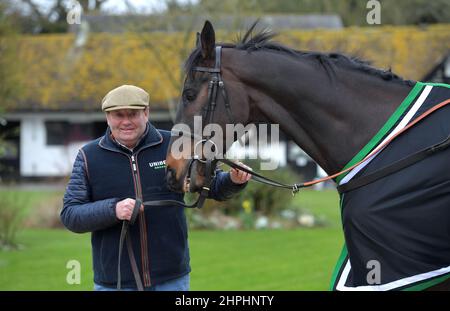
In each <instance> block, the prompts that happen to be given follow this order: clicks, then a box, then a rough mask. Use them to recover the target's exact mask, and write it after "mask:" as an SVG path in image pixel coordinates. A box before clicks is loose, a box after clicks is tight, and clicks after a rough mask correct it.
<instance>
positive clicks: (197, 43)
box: [195, 32, 201, 48]
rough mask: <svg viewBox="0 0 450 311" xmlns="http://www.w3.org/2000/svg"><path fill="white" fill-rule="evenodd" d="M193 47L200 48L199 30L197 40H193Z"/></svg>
mask: <svg viewBox="0 0 450 311" xmlns="http://www.w3.org/2000/svg"><path fill="white" fill-rule="evenodd" d="M195 47H196V48H201V43H200V33H199V32H197V40H196V41H195Z"/></svg>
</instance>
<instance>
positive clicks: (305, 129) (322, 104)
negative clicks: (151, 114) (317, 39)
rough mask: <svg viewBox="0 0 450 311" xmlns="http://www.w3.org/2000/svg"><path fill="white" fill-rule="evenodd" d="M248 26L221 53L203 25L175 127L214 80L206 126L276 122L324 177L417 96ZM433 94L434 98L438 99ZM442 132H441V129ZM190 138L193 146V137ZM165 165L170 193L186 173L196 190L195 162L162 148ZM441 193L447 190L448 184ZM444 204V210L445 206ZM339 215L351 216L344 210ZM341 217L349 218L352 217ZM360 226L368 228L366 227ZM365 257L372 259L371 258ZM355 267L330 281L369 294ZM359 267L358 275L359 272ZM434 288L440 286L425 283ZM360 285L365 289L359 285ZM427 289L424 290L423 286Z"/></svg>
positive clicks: (200, 177) (384, 77)
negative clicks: (341, 279) (212, 109)
mask: <svg viewBox="0 0 450 311" xmlns="http://www.w3.org/2000/svg"><path fill="white" fill-rule="evenodd" d="M254 26H255V25H253V27H251V28H250V30H249V31H248V32H247V33H246V34H245V35H244V37H243V39H242V40H241V41H240V42H238V43H237V44H220V46H221V47H222V48H221V49H217V46H219V44H217V43H216V40H215V32H214V29H213V27H212V25H211V24H210V23H209V22H206V23H205V26H204V27H203V30H202V32H201V34H200V35H199V37H198V38H197V47H196V49H195V50H194V51H193V52H192V53H191V55H190V56H189V58H188V60H187V61H186V65H185V70H186V80H185V83H184V87H183V94H182V99H181V102H180V105H179V107H178V112H177V118H176V123H177V124H186V125H187V126H188V127H190V128H192V127H193V125H194V116H205V109H206V106H207V105H208V104H209V103H210V101H211V94H210V93H211V87H208V85H209V83H210V82H211V76H212V75H215V77H217V78H218V79H219V80H220V81H219V82H222V83H223V85H224V86H225V92H223V94H222V93H221V92H220V89H219V90H216V92H217V94H218V95H217V96H216V95H215V96H216V98H217V102H216V103H215V110H216V112H215V113H214V118H213V119H210V120H209V122H214V123H216V124H218V125H220V126H221V127H222V128H223V129H225V125H226V124H227V123H230V122H231V121H230V119H232V122H233V123H240V124H244V125H246V124H251V123H259V122H265V123H275V124H279V125H280V128H281V129H282V131H283V132H284V133H286V134H287V135H288V136H290V138H292V139H293V140H294V141H295V142H296V143H297V145H298V146H300V147H301V148H302V149H303V150H304V151H305V152H306V153H308V154H309V155H310V156H311V157H312V158H313V159H314V160H315V161H316V162H317V163H318V164H319V165H320V166H321V167H322V168H323V169H324V170H325V171H326V172H327V173H328V174H330V175H331V174H334V173H336V172H338V171H340V170H341V169H342V168H343V167H345V166H346V164H348V163H349V162H351V160H352V159H354V158H355V156H356V155H357V154H359V152H360V151H361V149H363V148H365V146H367V145H368V142H369V141H371V139H373V137H374V136H376V135H377V134H379V133H380V128H382V127H383V128H384V127H385V125H386V123H387V121H388V120H391V119H390V118H392V117H391V116H392V115H393V114H395V113H396V112H397V111H398V110H399V109H400V108H399V106H400V104H401V103H405V98H410V97H411V96H412V95H411V94H412V93H414V94H416V95H417V94H418V91H420V92H424V91H423V87H424V86H421V89H420V90H419V88H418V86H419V84H418V83H416V82H414V81H408V80H404V79H402V78H400V77H399V76H397V75H395V74H394V73H392V72H390V71H383V70H379V69H376V68H373V67H371V66H370V65H368V64H367V63H365V62H363V61H360V60H358V59H354V58H350V57H347V56H344V55H341V54H337V53H331V54H324V53H319V52H301V51H295V50H293V49H290V48H288V47H285V46H283V45H281V44H277V43H275V42H273V41H271V39H272V37H273V36H274V35H273V34H272V33H270V32H266V31H263V32H260V33H257V34H253V28H254ZM218 51H219V52H218ZM217 53H220V55H217ZM218 59H219V61H218ZM442 92H443V91H442ZM442 92H441V93H442ZM439 94H440V93H439ZM439 94H438V95H436V96H437V97H439V96H441V95H439ZM436 96H435V97H436ZM442 96H443V95H442ZM442 96H441V97H442ZM447 98H448V97H447ZM444 99H446V98H444ZM414 100H418V99H414ZM403 105H404V104H403ZM404 114H406V110H405V112H404ZM207 115H208V114H207ZM230 115H231V116H230ZM209 116H211V114H209ZM436 122H437V121H436ZM206 123H208V122H206ZM444 127H445V130H446V129H447V126H444ZM441 128H442V127H441ZM386 135H387V133H386ZM447 135H448V134H447ZM178 139H180V137H179V136H174V137H173V138H172V141H171V145H173V144H174V143H175V142H176V141H177V140H178ZM192 140H193V141H192V144H194V143H195V142H194V140H195V137H194V136H192ZM227 147H229V146H227ZM166 164H167V181H168V184H169V187H171V189H172V190H174V191H184V189H185V181H186V176H187V175H188V173H190V177H191V178H190V184H189V187H190V190H191V191H198V190H199V189H201V188H202V186H203V183H204V178H205V176H204V175H205V168H204V167H203V165H202V164H201V163H200V162H194V163H192V161H190V160H189V159H187V158H183V159H179V158H176V157H175V156H174V154H172V152H171V149H170V148H169V153H168V155H167V159H166ZM192 164H193V165H192ZM447 168H448V166H447ZM448 171H450V170H448ZM444 178H447V176H445V177H444ZM444 182H445V180H444ZM446 185H447V184H446ZM446 190H447V191H448V192H450V189H449V187H448V185H447V189H446ZM350 198H351V197H350ZM342 200H343V196H341V201H342ZM446 202H447V206H448V205H449V200H448V199H447V201H446ZM341 203H342V202H341ZM346 209H347V210H349V211H350V210H352V209H351V208H350V207H349V208H346ZM447 210H448V208H447ZM446 215H447V216H448V215H449V212H447V214H446ZM344 216H345V215H344ZM442 216H443V217H444V215H442ZM348 217H350V219H351V217H352V216H351V215H350V216H348ZM358 226H359V224H355V223H352V222H351V221H349V222H348V223H346V222H345V221H344V233H345V237H346V244H348V249H347V248H344V251H343V255H342V256H341V258H342V260H341V261H342V262H341V264H342V263H345V261H349V253H350V255H351V253H352V252H353V253H357V252H359V249H358V247H359V246H358V245H354V243H352V241H353V240H352V236H353V235H354V234H353V233H352V232H347V231H346V229H347V230H350V229H349V228H356V229H358V228H359V227H358ZM363 226H366V225H365V224H363ZM367 226H368V227H370V224H369V225H367ZM443 226H444V228H443V229H442V232H443V234H441V233H442V232H440V233H439V234H440V236H439V238H442V236H444V238H450V237H449V234H450V233H449V232H450V229H449V227H448V220H447V223H446V224H444V225H443ZM445 226H446V227H445ZM358 232H359V231H358ZM374 239H375V240H377V238H374ZM448 241H450V239H449V240H447V243H446V244H445V242H444V246H443V249H444V251H442V253H443V254H444V255H443V257H444V259H443V260H444V261H445V260H447V262H446V263H445V264H446V265H442V258H437V259H436V258H435V259H433V260H434V261H436V262H438V263H437V265H438V266H439V267H441V266H442V267H443V268H445V269H447V268H448V267H447V266H449V265H450V250H449V249H450V242H448ZM371 255H373V256H375V257H376V255H377V254H376V253H375V254H371ZM404 257H407V256H404ZM356 261H357V260H356V259H352V269H353V268H354V269H353V270H351V272H349V271H350V270H349V269H350V268H349V267H344V266H345V264H343V265H341V267H338V268H337V270H336V273H335V275H341V274H342V273H344V272H346V273H347V276H348V275H350V276H349V277H348V279H347V281H348V284H350V285H348V284H347V283H345V282H346V280H344V283H345V284H344V283H342V284H341V285H342V286H341V288H351V287H352V285H351V283H352V282H353V285H354V287H355V288H357V287H358V286H359V287H360V288H361V289H370V286H369V287H366V286H365V285H367V283H366V282H365V275H364V276H363V277H362V276H359V275H358V273H357V272H358V271H357V270H358V265H357V264H356ZM382 263H383V262H382ZM349 264H350V263H349V262H348V265H349ZM354 264H355V265H354ZM383 264H384V263H383ZM408 264H409V263H408ZM386 266H389V265H388V264H386ZM361 267H362V265H360V267H359V268H360V270H363V269H362V268H366V267H365V266H364V267H362V268H361ZM431 267H435V266H434V265H429V266H426V268H423V267H422V268H421V269H422V270H420V272H423V269H425V270H424V271H429V270H433V269H434V268H433V269H431ZM449 267H450V266H449ZM347 268H348V269H347ZM345 269H347V271H346V270H345ZM381 269H383V266H382V267H381ZM426 269H429V270H426ZM449 269H450V268H449ZM386 270H389V271H390V270H393V272H392V274H393V275H394V276H393V278H394V279H395V277H396V272H395V271H394V270H395V269H394V268H392V269H391V266H389V267H388V268H387V269H386ZM434 270H438V269H434ZM434 270H433V271H434ZM349 273H350V274H349ZM390 273H391V272H390ZM421 275H422V274H421ZM449 276H450V273H449V271H447V270H439V273H437V274H435V275H433V276H430V277H428V276H426V277H423V278H422V279H421V280H422V281H423V279H424V278H425V279H426V280H429V279H433V278H434V280H436V279H439V281H440V285H439V286H442V284H443V281H444V284H446V286H447V287H446V288H448V286H449V284H450V282H449ZM398 278H401V277H400V276H398ZM387 279H388V281H391V280H389V278H387ZM404 279H406V278H403V279H402V280H404ZM445 281H446V283H445ZM405 282H406V283H405ZM336 283H338V280H336ZM388 283H389V284H391V283H392V282H388ZM400 283H401V282H400ZM413 283H414V282H413V281H411V282H410V279H408V281H404V283H402V284H403V287H402V286H400V285H399V286H396V287H395V286H393V287H380V288H379V289H400V288H406V287H407V286H406V285H408V284H413ZM435 283H439V282H434V283H430V284H431V285H434V284H435ZM355 284H356V285H355ZM361 284H363V285H364V286H362V287H361V286H360V285H361ZM375 284H378V283H375ZM414 284H415V283H414ZM431 285H428V286H426V285H423V286H422V288H427V287H430V286H431ZM333 288H335V289H336V288H337V286H336V285H334V286H333ZM337 289H339V288H337Z"/></svg>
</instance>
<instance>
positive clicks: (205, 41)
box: [200, 20, 216, 59]
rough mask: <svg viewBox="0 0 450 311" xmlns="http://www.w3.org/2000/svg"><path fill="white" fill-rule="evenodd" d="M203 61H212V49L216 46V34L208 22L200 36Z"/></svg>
mask: <svg viewBox="0 0 450 311" xmlns="http://www.w3.org/2000/svg"><path fill="white" fill-rule="evenodd" d="M200 43H201V47H202V56H203V59H214V47H215V46H216V34H215V32H214V28H213V26H212V25H211V23H210V21H208V20H207V21H206V22H205V25H204V26H203V29H202V33H201V34H200Z"/></svg>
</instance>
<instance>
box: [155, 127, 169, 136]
mask: <svg viewBox="0 0 450 311" xmlns="http://www.w3.org/2000/svg"><path fill="white" fill-rule="evenodd" d="M156 130H157V131H158V132H159V134H161V136H162V137H164V138H170V133H171V132H170V131H167V130H162V129H156Z"/></svg>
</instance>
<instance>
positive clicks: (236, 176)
mask: <svg viewBox="0 0 450 311" xmlns="http://www.w3.org/2000/svg"><path fill="white" fill-rule="evenodd" d="M236 164H238V165H240V166H242V167H245V168H246V169H248V170H252V169H251V168H250V167H248V166H247V165H245V164H243V163H242V162H239V161H236ZM251 177H252V175H251V174H249V173H246V172H244V171H241V170H238V169H235V168H232V169H231V170H230V178H231V181H232V182H234V183H235V184H238V185H240V184H243V183H245V182H247V181H249V180H250V178H251Z"/></svg>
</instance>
